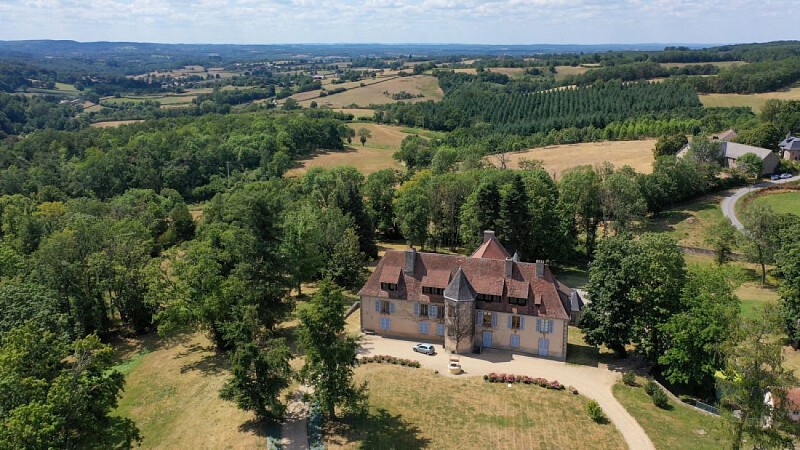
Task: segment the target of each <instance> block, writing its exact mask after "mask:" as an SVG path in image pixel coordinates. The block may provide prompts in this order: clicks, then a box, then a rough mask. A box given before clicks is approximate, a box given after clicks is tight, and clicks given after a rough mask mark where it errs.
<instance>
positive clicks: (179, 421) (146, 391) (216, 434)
mask: <svg viewBox="0 0 800 450" xmlns="http://www.w3.org/2000/svg"><path fill="white" fill-rule="evenodd" d="M124 344H125V345H122V346H118V348H121V352H122V353H123V354H124V357H123V360H124V361H125V362H124V363H123V364H121V365H120V366H118V369H119V370H121V371H122V372H123V373H124V374H126V384H125V391H124V393H123V395H122V398H121V399H120V402H119V407H118V408H117V410H116V414H118V415H120V416H125V417H130V418H132V419H134V420H135V421H136V424H137V425H138V427H139V429H140V430H141V432H142V437H143V438H144V441H143V442H142V448H146V449H172V448H231V449H252V448H266V440H267V433H268V432H269V431H274V430H272V429H271V428H269V426H267V425H264V424H261V423H259V422H256V421H255V420H254V416H253V415H252V414H250V413H247V412H244V411H241V410H239V409H238V408H237V407H236V405H235V404H233V403H232V402H228V401H225V400H222V399H221V398H220V397H219V389H220V387H222V385H223V384H224V382H225V380H226V378H227V377H228V376H229V371H228V362H227V360H226V358H225V357H224V356H219V355H217V354H215V353H214V349H213V346H212V344H211V342H210V341H209V340H208V339H207V338H206V337H205V336H204V335H203V334H201V333H193V334H186V335H182V336H179V337H178V338H176V339H174V340H160V339H158V338H157V337H156V336H155V335H151V336H147V337H145V338H142V339H135V340H129V341H128V342H125V343H124Z"/></svg>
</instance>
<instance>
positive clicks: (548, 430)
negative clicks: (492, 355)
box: [325, 364, 625, 450]
mask: <svg viewBox="0 0 800 450" xmlns="http://www.w3.org/2000/svg"><path fill="white" fill-rule="evenodd" d="M356 379H357V380H359V381H360V380H367V381H368V382H369V384H370V391H369V395H370V400H369V402H370V414H369V416H368V417H366V418H364V419H360V420H353V421H351V422H349V423H347V424H346V425H343V426H334V427H329V428H328V430H326V437H325V440H326V442H325V445H326V447H328V448H337V449H338V448H370V449H372V448H381V449H383V448H403V449H420V448H458V449H465V450H466V449H485V448H493V449H521V448H524V449H539V448H546V449H556V448H587V449H611V448H620V449H621V448H625V443H624V441H623V439H622V436H621V435H620V434H619V432H618V431H617V430H616V428H615V427H614V426H613V425H598V424H596V423H594V422H592V421H591V420H590V419H589V417H588V416H587V414H586V412H585V410H584V408H585V404H586V402H587V401H588V400H587V399H586V398H584V397H582V396H574V395H571V394H569V393H568V392H566V391H551V390H545V389H542V388H539V387H534V386H528V385H514V386H513V387H511V388H509V387H507V386H506V385H505V384H489V383H485V382H484V381H483V380H481V379H480V378H474V377H473V378H462V379H455V378H448V377H443V376H441V375H436V374H434V373H433V372H431V371H428V370H425V369H411V368H407V367H400V366H389V365H380V364H370V365H366V366H363V367H360V368H358V369H357V370H356Z"/></svg>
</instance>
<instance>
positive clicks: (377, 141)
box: [287, 123, 408, 176]
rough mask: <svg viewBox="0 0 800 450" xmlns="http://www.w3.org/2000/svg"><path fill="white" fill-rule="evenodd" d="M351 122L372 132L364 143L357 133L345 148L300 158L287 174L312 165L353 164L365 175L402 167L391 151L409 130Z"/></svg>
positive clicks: (301, 171) (353, 125)
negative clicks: (303, 158)
mask: <svg viewBox="0 0 800 450" xmlns="http://www.w3.org/2000/svg"><path fill="white" fill-rule="evenodd" d="M348 126H349V127H350V128H352V129H354V130H358V129H359V128H366V129H368V130H369V131H370V132H371V133H372V137H371V138H370V139H368V140H367V143H366V145H364V146H362V145H361V143H360V142H359V141H358V138H357V137H356V138H354V139H353V143H352V144H351V145H349V146H347V148H346V149H345V150H344V151H340V152H327V153H320V154H318V155H316V156H314V157H313V158H311V159H307V160H303V161H300V162H299V163H298V164H297V166H296V167H294V168H293V169H291V170H289V172H288V173H287V176H299V175H302V174H303V173H305V172H306V170H308V169H309V168H311V167H326V168H330V167H337V166H353V167H355V168H356V169H358V171H359V172H361V173H363V174H364V175H369V174H370V173H373V172H377V171H379V170H383V169H400V168H402V166H401V165H400V163H398V162H397V161H395V160H394V158H392V155H393V154H394V152H396V151H397V150H399V149H400V143H401V142H402V141H403V138H405V137H406V136H408V133H404V132H403V131H401V130H402V129H401V128H400V127H395V126H391V125H379V124H375V123H353V124H350V125H348Z"/></svg>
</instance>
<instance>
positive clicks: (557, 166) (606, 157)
mask: <svg viewBox="0 0 800 450" xmlns="http://www.w3.org/2000/svg"><path fill="white" fill-rule="evenodd" d="M655 144H656V141H655V139H645V140H640V141H604V142H587V143H583V144H569V145H554V146H550V147H544V148H535V149H532V150H527V151H523V152H519V153H512V154H510V155H508V156H509V160H510V161H509V163H508V167H509V168H512V169H516V168H519V161H520V159H523V158H524V159H538V160H541V161H542V162H543V163H544V168H545V169H546V170H547V171H548V172H549V173H551V174H554V176H555V177H556V179H558V178H560V176H561V172H563V171H565V170H566V169H569V168H572V167H575V166H579V165H584V164H590V165H597V164H602V163H603V162H605V161H608V162H610V163H612V164H614V166H615V167H622V166H625V165H628V166H631V167H633V168H634V169H636V171H637V172H641V173H650V172H651V171H652V164H653V147H654V146H655ZM489 161H490V162H491V163H493V164H495V165H497V164H498V162H497V158H495V157H492V156H490V157H489Z"/></svg>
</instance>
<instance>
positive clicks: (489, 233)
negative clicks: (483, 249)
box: [483, 230, 495, 243]
mask: <svg viewBox="0 0 800 450" xmlns="http://www.w3.org/2000/svg"><path fill="white" fill-rule="evenodd" d="M493 237H495V236H494V231H492V230H486V231H484V232H483V242H484V243H486V242H487V241H489V240H490V239H491V238H493Z"/></svg>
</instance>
